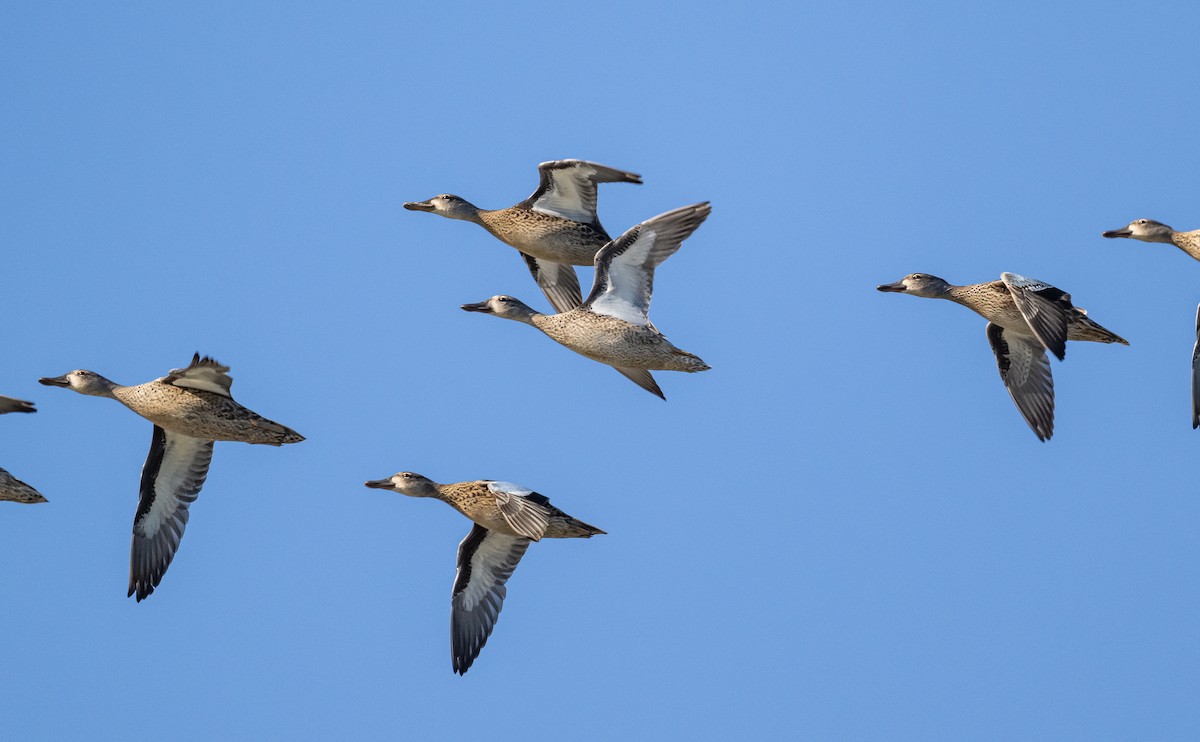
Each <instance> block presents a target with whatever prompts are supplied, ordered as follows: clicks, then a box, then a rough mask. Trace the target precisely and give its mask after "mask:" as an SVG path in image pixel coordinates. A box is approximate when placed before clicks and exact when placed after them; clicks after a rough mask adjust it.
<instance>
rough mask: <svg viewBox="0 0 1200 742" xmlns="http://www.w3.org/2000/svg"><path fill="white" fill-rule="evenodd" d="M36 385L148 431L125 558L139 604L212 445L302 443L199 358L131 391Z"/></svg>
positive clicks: (107, 384)
mask: <svg viewBox="0 0 1200 742" xmlns="http://www.w3.org/2000/svg"><path fill="white" fill-rule="evenodd" d="M39 381H40V382H41V383H42V384H45V385H47V386H61V387H65V388H67V389H71V390H73V391H76V392H79V393H80V394H87V395H90V396H93V397H110V398H112V399H115V400H117V401H118V402H120V403H121V404H123V405H125V406H126V407H128V408H129V409H131V410H133V411H134V412H136V413H137V414H139V415H141V416H142V417H144V418H146V419H147V420H149V421H150V422H152V423H154V433H153V435H152V437H151V439H150V455H149V456H147V457H146V464H145V466H143V467H142V482H141V491H140V495H139V499H138V507H137V513H136V514H135V515H134V517H133V543H132V546H131V547H130V557H129V595H131V596H132V595H135V594H136V595H137V599H138V601H139V602H140V601H141V600H143V599H144V598H146V597H147V596H149V595H150V594H151V593H153V592H154V588H156V587H158V584H159V582H160V581H161V580H162V578H163V575H164V574H166V571H167V567H168V566H170V564H171V559H172V558H174V556H175V552H176V550H177V549H178V548H179V540H180V539H181V538H183V529H184V527H185V526H187V522H188V508H189V507H190V506H191V504H192V503H193V502H195V500H196V496H197V495H198V494H199V493H200V488H201V487H202V486H203V485H204V479H205V478H206V477H207V476H208V466H209V463H210V462H211V461H212V451H213V442H214V441H242V442H244V443H261V444H266V445H269V446H282V445H283V444H285V443H299V442H300V441H302V440H304V436H302V435H300V434H299V433H297V432H296V431H294V430H292V429H291V428H288V427H285V426H283V425H280V424H279V423H277V422H273V421H271V420H268V419H267V418H265V417H262V416H261V415H259V414H258V413H256V412H252V411H251V410H248V409H246V408H245V407H243V406H241V405H240V404H238V403H237V402H235V401H234V400H233V397H232V396H231V395H230V393H229V389H230V387H231V385H232V384H233V379H232V378H230V376H229V367H228V366H222V365H221V364H219V363H217V362H216V361H214V360H213V359H211V358H209V357H207V356H205V357H204V358H201V357H200V354H199V353H197V354H196V355H195V356H194V357H193V358H192V363H191V365H189V366H188V367H187V368H177V369H172V370H171V372H170V373H168V374H167V375H166V376H163V377H162V378H158V379H155V380H154V381H148V382H146V383H145V384H138V385H136V386H122V385H120V384H117V383H114V382H112V381H109V380H108V379H106V378H104V377H103V376H101V375H100V374H97V373H95V372H93V371H84V370H78V371H72V372H71V373H69V374H65V375H63V376H56V377H53V378H44V379H39Z"/></svg>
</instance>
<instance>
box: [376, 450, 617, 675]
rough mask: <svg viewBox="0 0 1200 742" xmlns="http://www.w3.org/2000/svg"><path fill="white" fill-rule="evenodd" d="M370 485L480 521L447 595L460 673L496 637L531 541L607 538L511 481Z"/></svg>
mask: <svg viewBox="0 0 1200 742" xmlns="http://www.w3.org/2000/svg"><path fill="white" fill-rule="evenodd" d="M365 484H366V486H368V487H374V488H376V489H386V490H392V491H393V492H399V493H400V494H403V495H408V496H409V497H431V498H433V499H435V500H441V501H442V502H444V503H446V504H447V505H449V506H451V507H452V508H454V509H455V510H457V511H458V512H460V513H462V514H463V515H465V516H467V517H468V518H470V519H471V520H472V521H474V523H475V526H474V527H473V528H472V529H471V532H470V533H468V534H467V537H466V538H465V539H463V541H462V543H460V544H459V545H458V572H457V573H456V575H455V577H454V589H453V590H452V591H451V594H450V596H451V597H450V658H451V666H452V667H453V669H454V672H456V673H458V674H459V675H462V674H465V673H466V671H467V670H468V669H469V668H470V667H471V663H473V662H474V661H475V658H476V657H478V656H479V651H480V650H481V649H483V645H484V644H486V643H487V640H488V637H489V636H491V634H492V629H493V628H494V627H495V625H496V619H497V618H499V616H500V608H501V607H502V606H503V605H504V596H505V594H506V592H507V591H506V589H505V586H504V584H505V583H506V582H508V578H509V577H511V576H512V573H513V570H514V569H516V568H517V562H519V561H521V557H522V556H524V554H525V550H526V549H527V548H529V544H530V543H531V542H533V541H540V540H541V539H543V538H591V537H592V536H595V535H598V534H603V533H604V531H601V530H600V529H599V528H596V527H595V526H590V525H588V524H587V523H584V522H583V521H581V520H576V519H575V518H572V517H571V516H569V515H567V514H566V513H564V512H563V511H561V510H559V509H558V508H556V507H554V506H553V505H551V504H550V500H549V499H547V498H546V497H545V496H543V495H539V494H538V493H536V492H534V491H533V490H531V489H527V488H525V487H522V486H521V485H519V484H513V483H512V482H496V481H492V480H487V479H484V480H479V481H475V482H455V483H454V484H437V483H436V482H433V481H432V480H430V479H428V478H427V477H423V476H421V475H420V474H414V473H413V472H410V471H402V472H400V473H399V474H394V475H392V476H390V477H388V478H387V479H376V480H373V481H369V482H366V483H365Z"/></svg>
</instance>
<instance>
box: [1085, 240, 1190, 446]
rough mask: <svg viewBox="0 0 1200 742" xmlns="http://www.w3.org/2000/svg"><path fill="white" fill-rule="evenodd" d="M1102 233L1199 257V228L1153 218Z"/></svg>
mask: <svg viewBox="0 0 1200 742" xmlns="http://www.w3.org/2000/svg"><path fill="white" fill-rule="evenodd" d="M1101 235H1102V236H1104V237H1108V238H1110V239H1115V238H1119V237H1125V238H1127V239H1131V240H1141V241H1142V242H1164V243H1166V244H1168V245H1174V246H1175V247H1178V248H1179V249H1180V250H1183V251H1184V252H1185V253H1187V254H1188V255H1190V256H1191V257H1193V258H1195V259H1196V260H1200V229H1193V230H1192V231H1190V232H1177V231H1175V230H1174V229H1171V228H1170V227H1168V226H1167V225H1165V224H1163V223H1162V222H1156V221H1154V220H1153V219H1134V220H1133V221H1131V222H1130V223H1129V224H1127V225H1125V226H1124V227H1122V228H1121V229H1110V230H1108V231H1107V232H1102V233H1101ZM1196 428H1200V306H1197V307H1196V344H1195V345H1193V346H1192V430H1195V429H1196Z"/></svg>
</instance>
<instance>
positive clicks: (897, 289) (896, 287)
mask: <svg viewBox="0 0 1200 742" xmlns="http://www.w3.org/2000/svg"><path fill="white" fill-rule="evenodd" d="M875 290H876V291H886V292H888V293H890V294H903V293H904V292H905V291H908V289H906V288H905V287H904V282H903V281H896V282H895V283H885V284H881V285H879V286H876V287H875Z"/></svg>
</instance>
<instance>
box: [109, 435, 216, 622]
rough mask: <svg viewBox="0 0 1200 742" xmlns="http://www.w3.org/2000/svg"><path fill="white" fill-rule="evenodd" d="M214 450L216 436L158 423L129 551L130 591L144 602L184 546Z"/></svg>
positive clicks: (144, 469)
mask: <svg viewBox="0 0 1200 742" xmlns="http://www.w3.org/2000/svg"><path fill="white" fill-rule="evenodd" d="M212 452H213V442H212V441H206V440H202V439H200V438H191V437H189V436H186V435H179V434H178V433H167V432H165V431H163V429H162V428H160V427H158V426H157V425H155V426H154V435H153V437H152V438H151V439H150V455H149V456H147V457H146V465H145V466H144V467H142V485H141V495H140V497H139V498H138V507H137V513H136V514H135V515H134V516H133V543H132V544H131V545H130V550H129V595H134V594H135V593H136V594H137V599H138V601H139V602H140V601H142V600H143V599H145V598H146V597H148V596H149V595H150V594H151V593H153V592H154V588H156V587H158V583H159V582H161V581H162V578H163V575H164V574H166V572H167V567H169V566H170V565H171V560H172V559H173V558H174V557H175V552H176V550H178V549H179V540H180V539H182V538H183V529H184V528H185V527H186V526H187V522H188V507H189V506H190V505H191V504H192V503H193V502H195V501H196V496H197V495H198V494H200V488H201V487H203V486H204V479H205V477H207V476H208V466H209V464H210V463H211V462H212Z"/></svg>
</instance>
